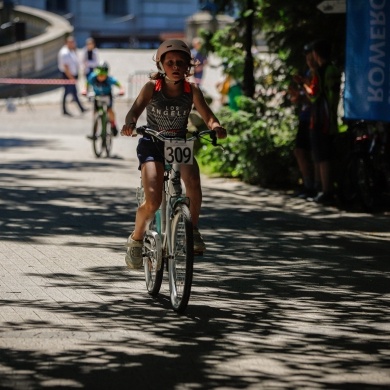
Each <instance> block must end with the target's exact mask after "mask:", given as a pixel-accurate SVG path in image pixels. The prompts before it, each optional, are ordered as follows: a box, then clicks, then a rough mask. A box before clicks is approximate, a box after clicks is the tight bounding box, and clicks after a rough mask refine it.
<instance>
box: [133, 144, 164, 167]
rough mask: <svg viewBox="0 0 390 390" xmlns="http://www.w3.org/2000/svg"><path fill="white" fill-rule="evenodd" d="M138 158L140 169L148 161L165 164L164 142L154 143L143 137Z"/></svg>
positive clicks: (138, 148) (138, 147) (139, 145)
mask: <svg viewBox="0 0 390 390" xmlns="http://www.w3.org/2000/svg"><path fill="white" fill-rule="evenodd" d="M137 157H138V161H139V166H138V169H141V165H142V164H143V163H146V162H148V161H157V162H160V163H162V164H164V142H162V141H159V140H157V141H153V140H152V139H150V138H148V137H142V138H140V140H139V141H138V146H137Z"/></svg>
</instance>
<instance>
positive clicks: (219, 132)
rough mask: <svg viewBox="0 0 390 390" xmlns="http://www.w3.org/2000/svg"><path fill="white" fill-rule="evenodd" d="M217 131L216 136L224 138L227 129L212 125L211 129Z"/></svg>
mask: <svg viewBox="0 0 390 390" xmlns="http://www.w3.org/2000/svg"><path fill="white" fill-rule="evenodd" d="M213 130H214V131H215V132H216V133H217V138H226V137H227V131H226V129H225V128H223V127H222V126H218V127H214V129H213Z"/></svg>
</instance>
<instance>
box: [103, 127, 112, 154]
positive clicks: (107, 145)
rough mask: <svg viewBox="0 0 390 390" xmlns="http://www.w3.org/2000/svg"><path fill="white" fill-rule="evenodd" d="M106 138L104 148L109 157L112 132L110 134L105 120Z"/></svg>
mask: <svg viewBox="0 0 390 390" xmlns="http://www.w3.org/2000/svg"><path fill="white" fill-rule="evenodd" d="M105 134H106V139H105V141H104V148H105V149H106V156H107V157H110V153H111V147H112V134H111V128H110V126H108V123H107V122H106V131H105Z"/></svg>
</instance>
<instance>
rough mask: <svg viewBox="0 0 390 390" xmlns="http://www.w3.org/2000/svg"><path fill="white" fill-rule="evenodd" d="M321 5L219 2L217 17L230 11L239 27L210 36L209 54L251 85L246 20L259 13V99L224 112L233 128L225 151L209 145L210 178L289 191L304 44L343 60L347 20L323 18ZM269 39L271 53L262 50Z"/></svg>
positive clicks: (204, 151) (204, 160)
mask: <svg viewBox="0 0 390 390" xmlns="http://www.w3.org/2000/svg"><path fill="white" fill-rule="evenodd" d="M321 1H322V0H308V1H302V0H253V1H252V0H245V1H234V0H232V1H225V0H223V1H222V0H214V1H213V2H212V3H213V5H214V11H215V12H221V11H223V12H226V11H231V10H232V9H233V8H234V9H235V10H236V11H237V12H236V14H237V15H238V16H237V17H236V19H235V22H234V23H233V24H232V25H231V26H229V27H227V28H226V29H224V30H219V31H216V32H215V33H214V34H210V33H206V32H204V38H205V39H206V42H207V48H208V50H209V51H212V52H214V53H215V54H217V55H218V56H219V57H220V58H221V61H222V62H223V63H224V64H225V65H226V68H225V71H226V73H228V74H230V75H232V76H233V77H234V78H235V79H236V80H238V81H239V82H240V83H241V84H242V85H244V84H245V80H248V75H245V72H247V71H248V66H247V65H248V64H247V63H246V61H248V53H247V49H248V48H247V46H248V45H247V38H248V35H247V22H248V17H249V16H253V25H252V26H251V29H252V34H253V36H252V38H253V46H252V53H251V54H253V56H252V57H251V60H252V61H253V80H254V82H255V88H254V92H253V94H247V93H246V97H241V98H240V101H239V106H240V110H239V111H238V112H232V111H230V110H229V109H228V108H226V107H224V108H222V110H221V111H220V112H219V113H218V116H219V118H220V119H221V121H222V123H223V124H224V125H225V127H226V128H227V129H228V132H229V136H228V139H227V140H226V141H225V142H223V145H224V148H225V152H224V153H222V151H221V149H218V148H212V147H211V146H210V145H203V146H202V147H201V148H200V150H199V152H198V157H199V160H200V163H201V164H202V165H203V167H206V168H207V171H208V172H209V173H213V172H215V173H218V174H222V175H224V176H230V177H237V178H240V179H241V180H244V181H246V182H249V183H253V184H260V185H262V186H265V187H274V188H275V187H286V186H289V185H291V184H292V182H293V181H294V180H295V179H296V177H297V173H296V172H297V167H296V163H295V160H294V157H293V153H292V149H293V146H294V139H295V133H296V126H297V117H296V113H295V108H294V107H291V105H290V103H289V99H288V95H287V93H286V91H287V85H288V84H289V83H290V81H291V77H292V74H294V73H296V72H298V71H302V70H303V69H304V68H305V66H306V65H305V61H304V56H303V46H304V45H305V44H307V43H309V42H312V41H314V40H316V39H328V40H329V41H330V42H332V45H333V51H334V58H335V60H336V62H337V63H338V64H339V65H340V66H341V67H342V65H343V63H344V45H345V15H344V14H340V15H338V14H329V15H326V14H323V13H322V12H320V11H319V10H318V9H317V5H318V4H319V3H320V2H321ZM261 37H263V38H264V39H265V40H266V43H267V46H268V53H267V54H265V53H260V52H259V50H258V47H257V42H258V41H259V38H261Z"/></svg>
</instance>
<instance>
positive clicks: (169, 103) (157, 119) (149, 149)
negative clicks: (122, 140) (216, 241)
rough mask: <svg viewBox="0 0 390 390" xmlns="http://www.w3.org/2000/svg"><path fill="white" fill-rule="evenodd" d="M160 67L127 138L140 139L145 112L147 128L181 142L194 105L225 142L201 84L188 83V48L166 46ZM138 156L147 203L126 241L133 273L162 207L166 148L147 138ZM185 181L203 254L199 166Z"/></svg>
mask: <svg viewBox="0 0 390 390" xmlns="http://www.w3.org/2000/svg"><path fill="white" fill-rule="evenodd" d="M155 62H156V65H157V72H155V73H152V74H151V75H150V81H148V82H147V83H146V84H145V85H144V86H143V88H142V89H141V91H140V93H139V95H138V97H137V98H136V100H135V102H134V104H133V105H132V107H131V108H130V110H129V112H128V113H127V115H126V119H125V124H124V125H123V128H122V134H123V135H126V136H136V135H137V134H136V133H135V132H134V133H133V130H134V129H135V127H136V123H137V120H138V118H139V117H140V115H141V114H142V112H143V111H144V110H145V108H146V114H147V118H146V119H147V125H148V127H150V128H152V129H154V130H158V131H164V133H165V134H167V133H168V134H172V136H177V135H178V134H180V133H181V132H183V130H185V129H186V128H187V125H188V117H189V114H190V112H191V109H192V106H193V105H194V107H195V108H196V110H197V111H198V113H199V114H200V115H201V117H202V119H203V120H204V122H205V123H206V125H207V126H208V128H209V129H210V130H214V131H216V133H217V137H218V138H225V137H226V130H225V129H224V128H223V127H221V124H220V123H219V121H218V119H217V118H216V116H215V115H214V113H213V112H212V111H211V109H210V107H209V106H208V104H207V103H206V101H205V99H204V96H203V93H202V92H201V90H200V89H199V87H198V86H197V85H196V84H193V83H189V82H188V81H187V77H189V76H191V75H192V72H191V70H192V68H193V67H195V66H196V63H195V61H194V59H193V58H192V56H191V51H190V49H189V47H188V46H187V45H186V44H185V43H184V42H183V41H180V40H176V39H171V40H167V41H165V42H163V43H162V44H161V45H160V47H159V48H158V50H157V53H156V56H155ZM137 155H138V159H139V169H140V170H141V176H142V182H143V186H144V190H145V201H144V202H143V203H142V204H141V205H140V206H139V208H138V210H137V213H136V218H135V229H134V231H133V232H132V233H131V234H130V236H129V238H128V240H127V243H128V249H127V254H126V264H127V265H128V267H129V268H133V269H137V268H141V267H142V246H143V237H144V234H145V231H146V229H147V226H148V224H149V223H150V222H151V221H152V219H153V216H154V214H155V212H156V211H157V210H158V208H159V207H160V204H161V196H162V195H161V194H162V186H163V178H164V152H163V146H162V144H161V143H158V142H153V141H152V140H151V139H150V138H149V137H148V136H143V137H142V138H141V139H140V140H139V143H138V147H137ZM181 177H182V179H183V181H184V184H185V187H186V194H187V196H188V197H189V198H190V212H191V216H192V222H193V226H194V252H203V251H204V250H205V249H206V246H205V244H204V242H203V239H202V236H201V234H200V233H199V230H198V221H199V213H200V208H201V203H202V189H201V183H200V173H199V166H198V164H197V162H196V160H194V164H193V165H183V166H182V170H181Z"/></svg>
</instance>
